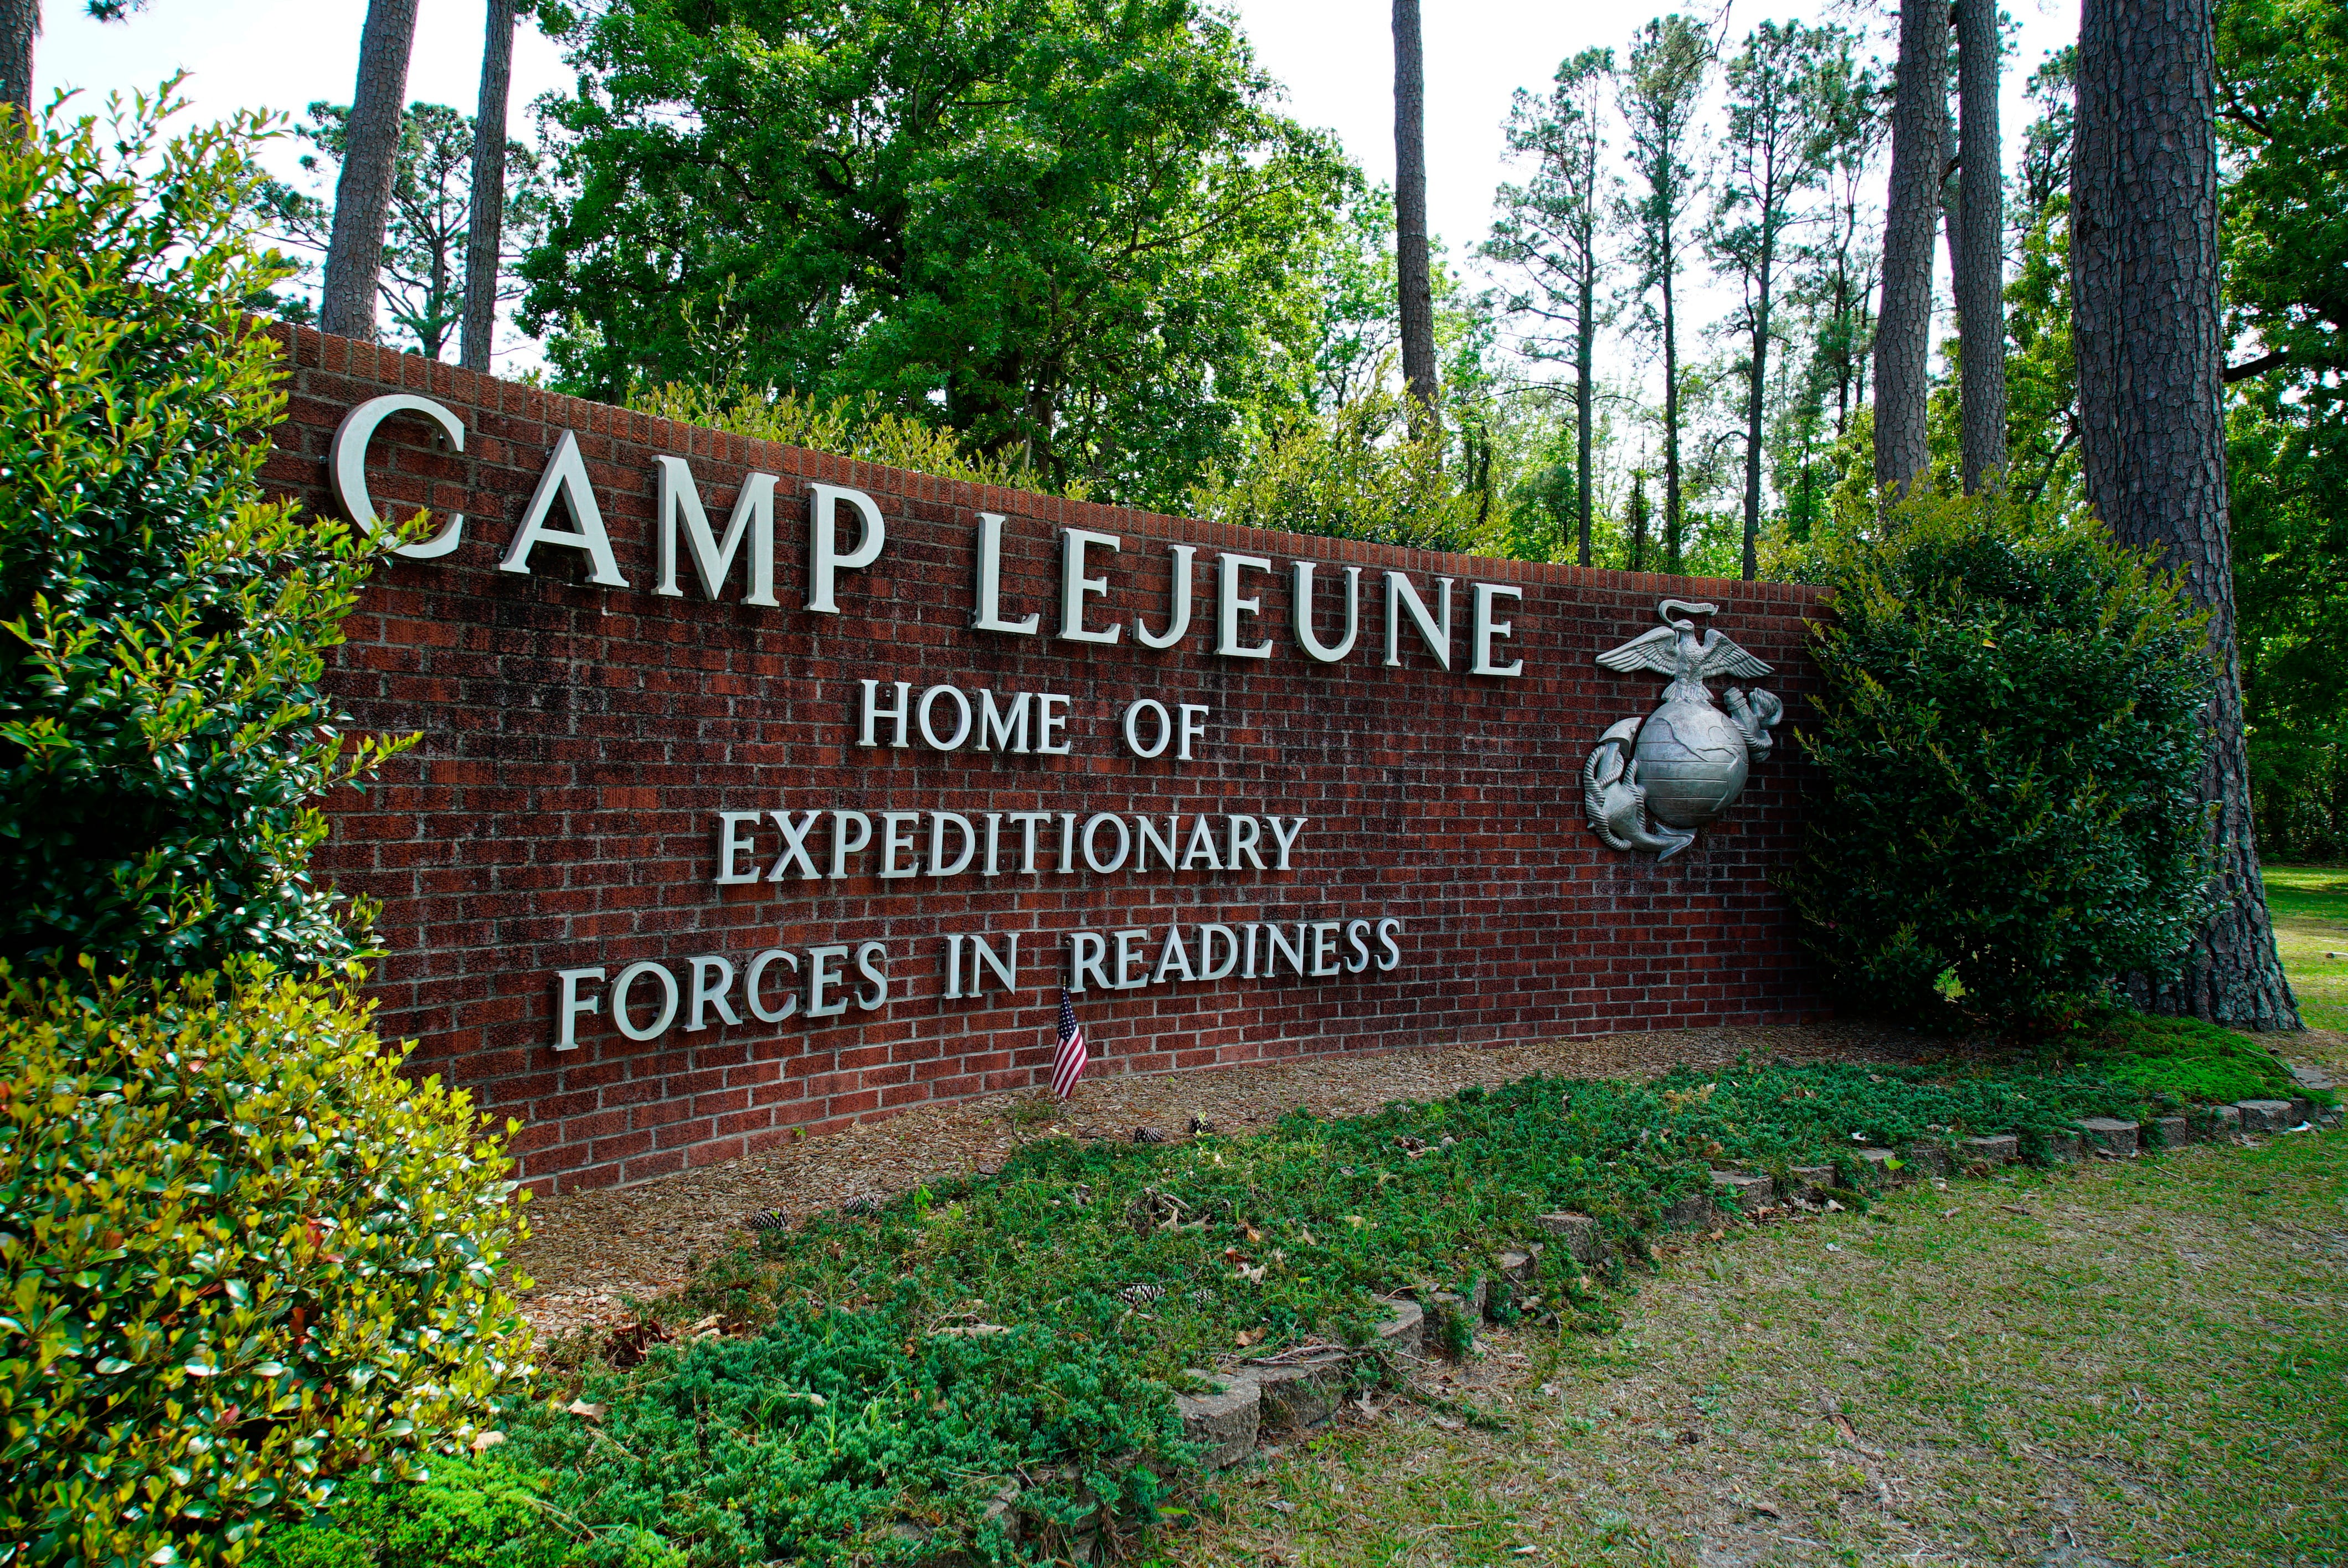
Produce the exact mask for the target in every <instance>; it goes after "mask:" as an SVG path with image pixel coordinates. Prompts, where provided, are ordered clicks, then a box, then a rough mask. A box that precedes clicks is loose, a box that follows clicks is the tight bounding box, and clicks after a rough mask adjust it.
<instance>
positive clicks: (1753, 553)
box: [1744, 210, 1776, 582]
mask: <svg viewBox="0 0 2348 1568" xmlns="http://www.w3.org/2000/svg"><path fill="white" fill-rule="evenodd" d="M1761 220H1762V222H1763V224H1764V225H1765V226H1766V224H1767V223H1768V221H1769V217H1768V213H1767V212H1766V210H1765V211H1764V212H1763V213H1762V218H1761ZM1774 261H1776V242H1775V241H1774V240H1770V239H1766V238H1765V239H1764V240H1763V241H1762V245H1761V282H1760V288H1759V289H1758V290H1757V291H1756V294H1755V298H1754V306H1753V380H1752V384H1751V386H1750V388H1749V389H1748V392H1747V395H1746V405H1745V557H1744V570H1745V580H1746V582H1751V581H1752V580H1753V579H1756V578H1757V577H1759V576H1760V575H1761V414H1762V405H1763V403H1764V401H1765V399H1766V396H1767V395H1768V387H1769V284H1770V276H1769V272H1770V267H1771V264H1772V263H1773V262H1774Z"/></svg>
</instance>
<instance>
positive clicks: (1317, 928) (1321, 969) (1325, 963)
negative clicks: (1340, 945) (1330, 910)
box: [1297, 920, 1344, 980]
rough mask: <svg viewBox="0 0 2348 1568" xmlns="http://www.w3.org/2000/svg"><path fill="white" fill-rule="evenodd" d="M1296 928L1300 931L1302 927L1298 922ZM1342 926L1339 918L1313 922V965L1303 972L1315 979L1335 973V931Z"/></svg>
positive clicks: (1342, 923) (1341, 928)
mask: <svg viewBox="0 0 2348 1568" xmlns="http://www.w3.org/2000/svg"><path fill="white" fill-rule="evenodd" d="M1297 928H1298V929H1299V930H1300V931H1302V930H1303V925H1302V924H1301V923H1300V924H1299V926H1298V927H1297ZM1343 929H1344V922H1343V921H1339V920H1315V921H1313V941H1312V944H1311V947H1312V953H1313V967H1312V968H1309V969H1307V970H1306V971H1305V973H1307V974H1309V975H1311V976H1312V977H1313V979H1316V980H1317V979H1325V978H1327V977H1328V976H1330V975H1334V974H1335V973H1337V933H1338V932H1339V931H1340V930H1343Z"/></svg>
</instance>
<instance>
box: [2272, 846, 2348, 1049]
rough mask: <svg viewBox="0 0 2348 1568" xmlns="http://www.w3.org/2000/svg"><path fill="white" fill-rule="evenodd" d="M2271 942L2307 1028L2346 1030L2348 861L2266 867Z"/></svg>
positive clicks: (2347, 1004)
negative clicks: (2279, 955) (2279, 954)
mask: <svg viewBox="0 0 2348 1568" xmlns="http://www.w3.org/2000/svg"><path fill="white" fill-rule="evenodd" d="M2265 871H2266V882H2267V907H2268V908H2269V909H2271V910H2272V911H2273V913H2274V924H2275V943H2276V946H2278V947H2279V948H2281V949H2282V966H2283V968H2284V970H2285V971H2286V972H2287V973H2288V974H2289V975H2290V976H2291V989H2292V990H2293V991H2294V992H2296V993H2297V994H2298V997H2299V1010H2300V1013H2301V1016H2302V1017H2303V1018H2305V1019H2306V1020H2307V1023H2308V1027H2310V1028H2311V1029H2330V1030H2348V866H2267V867H2266V868H2265Z"/></svg>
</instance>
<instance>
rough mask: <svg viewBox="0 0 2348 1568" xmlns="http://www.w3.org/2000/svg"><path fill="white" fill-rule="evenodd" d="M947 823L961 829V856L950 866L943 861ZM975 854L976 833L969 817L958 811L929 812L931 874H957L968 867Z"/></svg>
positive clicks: (976, 851)
mask: <svg viewBox="0 0 2348 1568" xmlns="http://www.w3.org/2000/svg"><path fill="white" fill-rule="evenodd" d="M948 823H952V824H953V825H954V826H956V827H958V828H960V829H961V830H962V858H961V859H959V860H957V861H955V862H954V863H953V865H952V866H948V865H947V864H946V863H945V858H946V824H948ZM977 855H978V834H977V832H976V830H975V829H973V827H972V826H971V825H970V818H968V817H966V816H964V815H962V813H960V812H958V811H933V812H932V813H930V875H931V876H961V875H962V874H963V872H964V871H965V870H967V869H968V868H969V866H970V863H971V861H972V860H973V859H975V858H976V857H977Z"/></svg>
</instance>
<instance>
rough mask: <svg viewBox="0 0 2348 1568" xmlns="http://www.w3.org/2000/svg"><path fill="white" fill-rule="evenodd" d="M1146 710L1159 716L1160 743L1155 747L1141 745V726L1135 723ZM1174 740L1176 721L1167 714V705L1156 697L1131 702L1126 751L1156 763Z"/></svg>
mask: <svg viewBox="0 0 2348 1568" xmlns="http://www.w3.org/2000/svg"><path fill="white" fill-rule="evenodd" d="M1144 709H1148V711H1149V712H1153V713H1156V714H1157V715H1158V743H1157V744H1156V745H1154V746H1144V745H1143V744H1142V743H1141V735H1140V733H1139V731H1140V726H1139V725H1138V723H1135V721H1136V720H1138V719H1139V718H1140V717H1141V714H1142V711H1143V710H1144ZM1173 739H1174V720H1173V718H1172V716H1171V715H1169V713H1168V712H1166V704H1165V703H1163V702H1159V700H1158V699H1157V698H1155V697H1144V698H1142V699H1140V700H1139V701H1138V702H1129V703H1128V704H1127V705H1126V710H1125V744H1126V749H1127V750H1128V751H1129V752H1131V753H1133V754H1134V755H1135V756H1137V757H1140V758H1143V759H1144V760H1146V761H1154V760H1156V759H1157V758H1158V757H1159V755H1160V754H1161V753H1164V752H1165V750H1166V748H1167V746H1168V744H1169V743H1171V742H1172V741H1173Z"/></svg>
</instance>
